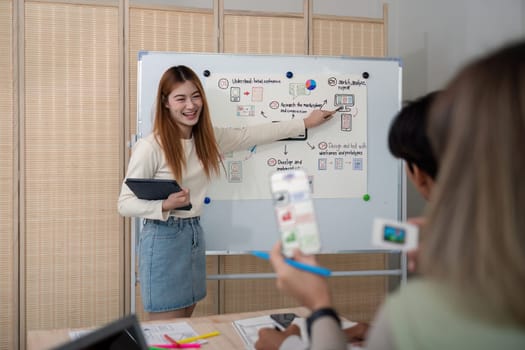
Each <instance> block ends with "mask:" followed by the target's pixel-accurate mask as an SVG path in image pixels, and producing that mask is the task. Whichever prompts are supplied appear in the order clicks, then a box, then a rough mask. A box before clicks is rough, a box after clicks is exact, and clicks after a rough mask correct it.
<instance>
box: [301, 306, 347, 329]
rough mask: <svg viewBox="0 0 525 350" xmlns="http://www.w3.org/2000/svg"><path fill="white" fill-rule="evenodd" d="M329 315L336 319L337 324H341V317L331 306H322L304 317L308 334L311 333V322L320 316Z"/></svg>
mask: <svg viewBox="0 0 525 350" xmlns="http://www.w3.org/2000/svg"><path fill="white" fill-rule="evenodd" d="M325 316H329V317H332V318H333V319H334V320H336V321H337V323H338V324H339V326H341V319H340V318H339V316H338V315H337V312H336V311H335V310H334V309H332V308H331V307H323V308H321V309H317V310H315V311H314V312H312V314H311V315H310V316H308V317H307V318H306V329H307V331H308V336H310V334H311V329H312V324H313V323H314V322H315V321H316V320H317V319H318V318H321V317H325Z"/></svg>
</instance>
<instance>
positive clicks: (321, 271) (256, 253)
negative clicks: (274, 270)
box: [252, 250, 332, 277]
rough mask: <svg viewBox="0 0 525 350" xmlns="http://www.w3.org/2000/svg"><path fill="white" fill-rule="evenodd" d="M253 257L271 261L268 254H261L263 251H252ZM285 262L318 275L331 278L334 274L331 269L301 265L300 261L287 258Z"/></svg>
mask: <svg viewBox="0 0 525 350" xmlns="http://www.w3.org/2000/svg"><path fill="white" fill-rule="evenodd" d="M252 255H254V256H256V257H258V258H261V259H264V260H269V259H270V254H268V253H267V252H261V251H258V250H254V251H252ZM284 260H285V261H286V262H287V263H288V265H290V266H293V267H295V268H297V269H299V270H303V271H307V272H311V273H315V274H316V275H320V276H325V277H328V276H330V275H331V274H332V271H330V270H329V269H327V268H325V267H321V266H313V265H308V264H303V263H301V262H299V261H295V260H292V259H288V258H285V259H284Z"/></svg>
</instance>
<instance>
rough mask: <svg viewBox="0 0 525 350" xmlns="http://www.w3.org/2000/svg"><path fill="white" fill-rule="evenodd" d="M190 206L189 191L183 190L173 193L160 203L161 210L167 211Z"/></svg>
mask: <svg viewBox="0 0 525 350" xmlns="http://www.w3.org/2000/svg"><path fill="white" fill-rule="evenodd" d="M189 204H190V190H189V189H187V188H183V189H182V190H181V191H179V192H173V193H172V194H170V195H169V196H168V198H166V199H165V200H164V201H163V202H162V210H163V211H168V210H173V209H177V208H181V207H185V206H187V205H189Z"/></svg>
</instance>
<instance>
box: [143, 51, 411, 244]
mask: <svg viewBox="0 0 525 350" xmlns="http://www.w3.org/2000/svg"><path fill="white" fill-rule="evenodd" d="M174 65H186V66H188V67H190V68H192V69H193V70H194V71H195V72H196V73H197V75H198V76H199V78H200V79H201V81H202V83H203V86H204V88H205V90H206V96H207V98H208V103H209V106H210V111H211V116H212V121H213V124H214V125H215V126H222V127H230V126H231V127H238V126H243V125H257V124H260V123H268V122H280V121H283V120H288V119H294V118H304V117H305V116H306V115H307V114H308V113H309V111H311V110H312V109H314V108H323V109H332V108H336V107H341V110H340V111H338V113H336V114H335V116H334V119H333V120H330V121H329V122H327V123H325V124H323V125H321V126H320V127H318V128H314V129H312V130H308V131H307V134H306V135H304V136H305V137H304V139H297V140H282V141H278V142H275V143H272V144H269V145H258V146H256V147H254V148H251V149H247V150H241V151H239V152H235V153H234V154H229V155H225V158H224V164H225V171H223V174H222V176H221V178H220V179H217V181H214V182H213V184H212V186H211V187H210V189H209V193H208V197H207V198H208V199H209V203H208V204H206V205H204V208H203V212H202V216H201V223H202V226H203V228H204V231H205V237H206V248H207V251H208V254H209V253H219V254H233V253H243V252H246V251H250V250H256V249H257V250H269V249H271V247H272V245H273V244H274V243H275V242H276V241H277V240H278V238H279V234H278V231H277V223H276V218H275V214H274V209H273V205H272V200H271V198H270V191H269V180H268V179H269V174H270V173H271V171H275V170H282V169H286V168H291V167H302V168H304V169H305V170H306V171H307V173H309V174H312V176H311V181H312V188H313V197H314V205H315V210H316V216H317V221H318V224H319V229H320V232H321V241H322V250H323V252H326V253H337V252H346V251H356V250H359V251H360V250H376V249H375V248H374V247H372V245H371V235H370V232H371V228H372V221H373V219H374V218H375V217H384V218H390V219H398V220H400V219H403V218H404V217H405V204H404V198H403V193H404V191H403V186H404V183H405V181H406V180H405V174H404V171H403V167H402V166H401V162H400V161H399V160H396V159H395V158H393V157H392V156H391V154H390V152H389V150H388V145H387V135H388V130H389V127H390V121H391V119H392V118H393V116H394V115H395V114H396V113H397V111H398V110H399V109H400V106H401V76H402V67H401V61H400V60H399V59H396V58H384V59H383V58H382V59H376V58H374V59H371V58H348V57H327V56H275V55H273V56H269V55H233V54H212V53H204V54H203V53H198V54H197V53H177V52H152V51H142V52H140V53H139V57H138V74H137V79H138V82H137V89H138V91H137V110H138V113H137V135H136V138H141V137H144V136H146V135H148V134H149V133H150V132H151V130H152V121H153V111H154V103H155V96H156V92H157V87H158V82H159V80H160V77H161V76H162V74H163V73H164V71H165V70H166V69H168V68H169V67H171V66H174ZM367 197H368V198H367Z"/></svg>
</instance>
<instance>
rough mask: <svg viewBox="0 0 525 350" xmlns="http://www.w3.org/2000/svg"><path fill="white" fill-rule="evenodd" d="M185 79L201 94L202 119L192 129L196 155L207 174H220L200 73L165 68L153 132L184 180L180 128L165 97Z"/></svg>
mask: <svg viewBox="0 0 525 350" xmlns="http://www.w3.org/2000/svg"><path fill="white" fill-rule="evenodd" d="M185 81H191V82H192V83H193V84H195V87H197V90H198V91H199V93H200V95H201V97H202V112H201V115H200V117H199V122H198V123H197V124H196V125H195V126H194V127H193V130H192V133H193V139H194V142H195V149H196V151H197V156H198V157H199V159H200V161H201V163H202V166H203V169H204V173H205V174H206V176H207V177H208V178H210V177H211V176H212V175H217V174H219V163H220V151H219V147H218V145H217V141H216V140H215V133H214V132H213V126H212V123H211V117H210V112H209V108H208V101H207V99H206V95H205V93H204V88H203V87H202V84H201V81H200V80H199V77H198V76H197V74H195V72H194V71H193V70H191V69H190V68H188V67H186V66H182V65H180V66H174V67H171V68H169V69H168V70H167V71H166V72H164V74H163V75H162V77H161V79H160V82H159V88H158V91H157V98H156V106H155V120H154V123H153V133H154V135H155V137H156V139H157V141H158V142H159V144H160V145H161V147H162V150H163V151H164V156H165V157H166V162H167V163H168V166H169V167H170V169H171V171H172V173H173V176H174V177H175V179H177V180H179V181H180V180H182V171H183V170H184V168H185V167H186V158H185V155H184V149H183V147H182V134H181V131H180V129H179V127H178V125H177V123H175V121H174V120H173V118H172V117H171V115H170V111H169V109H168V108H167V107H166V101H167V98H168V95H169V94H170V93H171V92H172V91H173V89H174V88H175V87H176V86H177V85H178V84H181V83H183V82H185Z"/></svg>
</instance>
